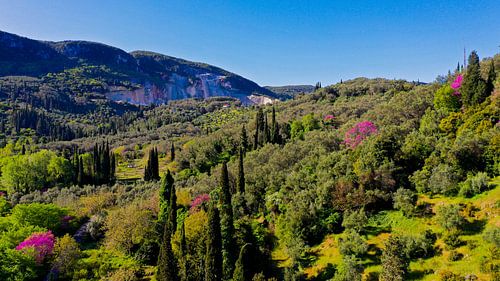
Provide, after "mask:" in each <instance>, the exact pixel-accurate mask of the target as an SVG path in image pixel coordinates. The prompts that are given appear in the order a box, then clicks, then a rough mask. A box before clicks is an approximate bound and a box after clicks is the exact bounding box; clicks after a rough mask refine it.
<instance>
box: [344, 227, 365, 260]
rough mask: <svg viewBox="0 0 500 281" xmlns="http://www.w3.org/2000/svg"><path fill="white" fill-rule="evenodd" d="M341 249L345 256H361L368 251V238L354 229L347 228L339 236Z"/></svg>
mask: <svg viewBox="0 0 500 281" xmlns="http://www.w3.org/2000/svg"><path fill="white" fill-rule="evenodd" d="M339 250H340V253H341V254H342V255H343V256H351V255H352V256H355V257H361V256H363V255H364V254H366V252H367V251H368V244H367V243H366V240H365V239H364V238H363V237H361V235H359V234H358V233H357V232H356V231H354V230H347V231H346V232H345V233H344V236H343V237H341V238H339Z"/></svg>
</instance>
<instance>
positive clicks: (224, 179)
mask: <svg viewBox="0 0 500 281" xmlns="http://www.w3.org/2000/svg"><path fill="white" fill-rule="evenodd" d="M220 186H221V196H220V199H221V202H220V203H221V233H222V257H223V268H224V272H223V276H224V280H230V279H231V277H232V276H233V271H234V262H235V254H234V251H235V249H236V243H235V241H234V218H233V205H232V203H231V191H230V186H229V173H228V171H227V164H226V162H224V163H222V170H221V178H220Z"/></svg>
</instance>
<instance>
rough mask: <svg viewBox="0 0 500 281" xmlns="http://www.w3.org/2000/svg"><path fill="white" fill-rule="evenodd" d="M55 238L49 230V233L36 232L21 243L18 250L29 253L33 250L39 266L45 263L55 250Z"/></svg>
mask: <svg viewBox="0 0 500 281" xmlns="http://www.w3.org/2000/svg"><path fill="white" fill-rule="evenodd" d="M54 242H55V237H54V234H52V232H51V231H50V230H49V231H47V232H35V233H33V234H31V236H29V237H28V238H26V239H25V240H24V241H23V242H21V243H20V244H19V245H18V246H17V247H16V250H18V251H29V250H33V253H34V255H35V260H36V262H37V263H38V264H41V263H43V261H44V259H45V258H46V257H47V256H49V255H51V254H52V250H53V249H54Z"/></svg>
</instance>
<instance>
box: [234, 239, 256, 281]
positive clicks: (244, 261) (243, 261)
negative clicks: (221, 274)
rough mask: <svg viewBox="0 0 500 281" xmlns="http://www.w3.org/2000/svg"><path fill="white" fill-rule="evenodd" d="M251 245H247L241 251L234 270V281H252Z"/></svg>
mask: <svg viewBox="0 0 500 281" xmlns="http://www.w3.org/2000/svg"><path fill="white" fill-rule="evenodd" d="M250 246H251V245H250V244H248V243H247V244H245V245H243V247H242V248H241V250H240V255H239V257H238V260H237V261H236V266H235V269H234V274H233V279H232V281H251V280H252V271H251V270H250V264H251V263H252V261H251V260H250V255H249V248H250Z"/></svg>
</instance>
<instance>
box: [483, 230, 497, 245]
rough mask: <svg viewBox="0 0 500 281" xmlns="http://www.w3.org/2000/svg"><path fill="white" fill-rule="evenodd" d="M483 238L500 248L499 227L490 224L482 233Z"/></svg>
mask: <svg viewBox="0 0 500 281" xmlns="http://www.w3.org/2000/svg"><path fill="white" fill-rule="evenodd" d="M483 239H484V240H486V241H488V242H490V243H492V244H494V245H495V246H496V247H497V248H500V227H498V226H490V227H489V228H486V230H485V231H484V233H483Z"/></svg>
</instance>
